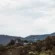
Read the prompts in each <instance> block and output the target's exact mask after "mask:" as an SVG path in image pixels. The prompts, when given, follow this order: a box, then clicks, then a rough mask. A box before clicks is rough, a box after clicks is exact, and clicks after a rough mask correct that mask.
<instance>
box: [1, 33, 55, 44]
mask: <svg viewBox="0 0 55 55" xmlns="http://www.w3.org/2000/svg"><path fill="white" fill-rule="evenodd" d="M48 36H55V32H54V33H51V34H43V35H29V36H27V37H25V38H23V37H18V36H9V35H0V44H7V43H8V42H9V41H10V40H12V39H17V38H18V39H21V40H27V41H33V42H35V41H37V40H42V39H44V38H46V37H48Z"/></svg>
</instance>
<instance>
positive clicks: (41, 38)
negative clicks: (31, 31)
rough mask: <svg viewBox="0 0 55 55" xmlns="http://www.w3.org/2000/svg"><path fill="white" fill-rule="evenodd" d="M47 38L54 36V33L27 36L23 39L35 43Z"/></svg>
mask: <svg viewBox="0 0 55 55" xmlns="http://www.w3.org/2000/svg"><path fill="white" fill-rule="evenodd" d="M48 36H55V33H51V34H44V35H30V36H27V37H26V38H25V40H27V41H34V42H35V41H37V40H43V39H45V38H46V37H48Z"/></svg>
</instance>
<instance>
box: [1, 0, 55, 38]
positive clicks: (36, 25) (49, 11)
mask: <svg viewBox="0 0 55 55" xmlns="http://www.w3.org/2000/svg"><path fill="white" fill-rule="evenodd" d="M54 21H55V1H54V0H1V1H0V34H6V35H14V36H22V37H25V36H28V35H32V34H45V33H51V32H55V22H54Z"/></svg>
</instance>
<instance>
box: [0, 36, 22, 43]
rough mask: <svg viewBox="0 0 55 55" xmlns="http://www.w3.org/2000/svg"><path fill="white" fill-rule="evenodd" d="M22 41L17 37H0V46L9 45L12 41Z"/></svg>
mask: <svg viewBox="0 0 55 55" xmlns="http://www.w3.org/2000/svg"><path fill="white" fill-rule="evenodd" d="M18 38H19V39H23V38H21V37H17V36H9V35H0V44H7V43H9V42H10V41H11V40H12V39H13V40H15V39H18Z"/></svg>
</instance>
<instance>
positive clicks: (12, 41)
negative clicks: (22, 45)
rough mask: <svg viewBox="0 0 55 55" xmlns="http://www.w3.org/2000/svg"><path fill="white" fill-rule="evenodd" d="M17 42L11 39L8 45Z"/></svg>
mask: <svg viewBox="0 0 55 55" xmlns="http://www.w3.org/2000/svg"><path fill="white" fill-rule="evenodd" d="M14 44H15V40H13V39H12V40H11V41H10V42H9V43H8V45H7V46H11V45H14Z"/></svg>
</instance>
